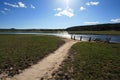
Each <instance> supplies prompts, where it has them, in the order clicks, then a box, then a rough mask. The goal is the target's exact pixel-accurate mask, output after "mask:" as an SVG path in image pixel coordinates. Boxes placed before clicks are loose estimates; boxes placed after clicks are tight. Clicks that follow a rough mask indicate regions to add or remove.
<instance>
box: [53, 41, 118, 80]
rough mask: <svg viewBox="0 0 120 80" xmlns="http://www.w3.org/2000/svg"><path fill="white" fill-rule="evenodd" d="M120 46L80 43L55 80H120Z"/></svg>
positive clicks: (73, 48) (73, 49) (54, 76)
mask: <svg viewBox="0 0 120 80" xmlns="http://www.w3.org/2000/svg"><path fill="white" fill-rule="evenodd" d="M119 49H120V44H108V43H93V42H91V43H89V42H79V43H76V44H75V45H73V46H72V48H71V50H70V53H69V57H68V58H67V59H66V60H65V61H64V62H63V64H62V65H61V68H60V69H59V70H58V71H56V72H55V74H54V75H53V79H55V80H59V79H60V80H63V79H65V80H71V79H72V80H119V74H120V68H119V66H120V63H119V62H120V50H119Z"/></svg>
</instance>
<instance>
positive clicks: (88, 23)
mask: <svg viewBox="0 0 120 80" xmlns="http://www.w3.org/2000/svg"><path fill="white" fill-rule="evenodd" d="M84 24H87V25H93V24H99V22H98V21H95V22H84Z"/></svg>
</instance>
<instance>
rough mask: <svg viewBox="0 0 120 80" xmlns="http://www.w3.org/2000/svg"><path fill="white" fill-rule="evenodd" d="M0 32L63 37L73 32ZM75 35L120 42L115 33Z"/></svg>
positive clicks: (67, 36)
mask: <svg viewBox="0 0 120 80" xmlns="http://www.w3.org/2000/svg"><path fill="white" fill-rule="evenodd" d="M0 34H35V35H54V36H59V37H63V38H69V39H70V38H71V34H68V32H67V31H58V32H57V33H28V32H0ZM73 36H75V39H77V40H80V37H81V36H82V41H88V40H89V38H90V37H91V40H94V39H96V38H99V39H101V40H103V41H105V40H106V38H111V40H110V42H112V43H120V36H115V35H81V34H77V35H73Z"/></svg>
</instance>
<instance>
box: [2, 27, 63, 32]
mask: <svg viewBox="0 0 120 80" xmlns="http://www.w3.org/2000/svg"><path fill="white" fill-rule="evenodd" d="M9 31H10V32H11V31H12V32H54V31H64V29H15V28H11V29H0V32H9Z"/></svg>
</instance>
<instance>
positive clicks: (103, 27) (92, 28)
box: [66, 23, 120, 31]
mask: <svg viewBox="0 0 120 80" xmlns="http://www.w3.org/2000/svg"><path fill="white" fill-rule="evenodd" d="M66 30H67V31H108V30H116V31H120V23H114V24H97V25H86V26H74V27H70V28H67V29H66Z"/></svg>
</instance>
